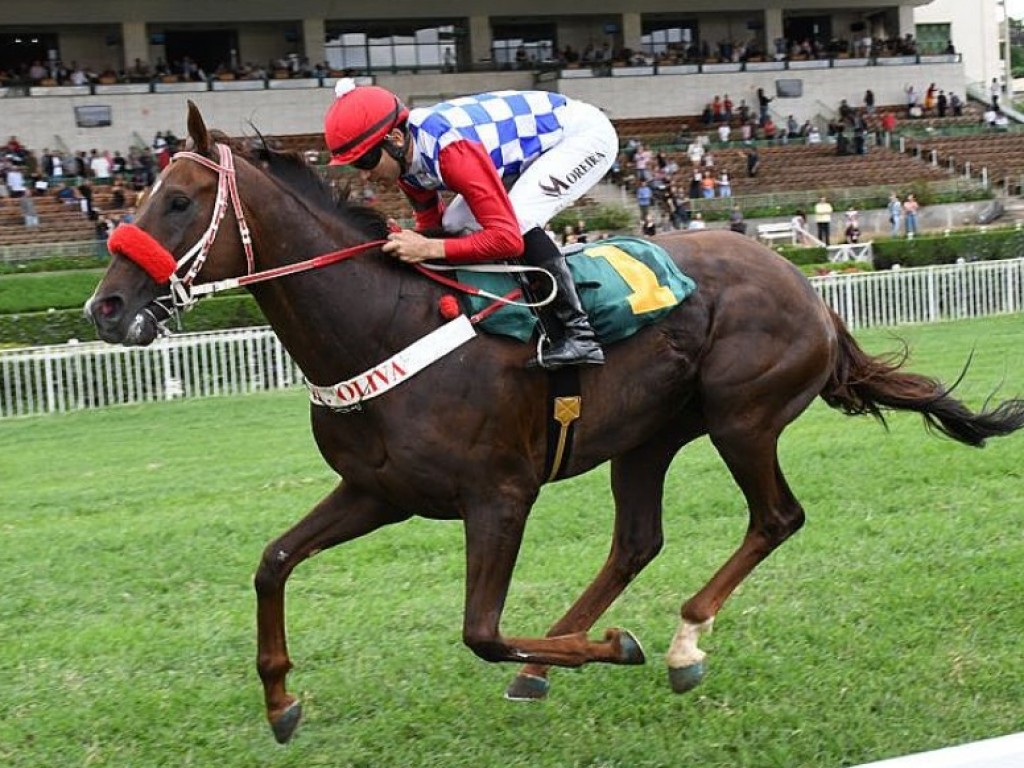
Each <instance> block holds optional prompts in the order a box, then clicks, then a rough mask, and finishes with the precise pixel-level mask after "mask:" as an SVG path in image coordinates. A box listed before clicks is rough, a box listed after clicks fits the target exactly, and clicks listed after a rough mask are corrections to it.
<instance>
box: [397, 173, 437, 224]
mask: <svg viewBox="0 0 1024 768" xmlns="http://www.w3.org/2000/svg"><path fill="white" fill-rule="evenodd" d="M398 187H399V189H401V190H402V192H404V193H405V196H406V197H407V198H408V200H409V203H410V204H411V205H412V210H413V214H414V215H415V216H416V230H417V231H418V232H422V231H424V230H427V229H440V228H441V216H442V214H443V213H444V202H443V201H442V200H441V196H440V195H439V194H437V190H436V189H420V188H419V187H414V186H412V185H411V184H404V183H403V182H402V180H401V179H399V180H398Z"/></svg>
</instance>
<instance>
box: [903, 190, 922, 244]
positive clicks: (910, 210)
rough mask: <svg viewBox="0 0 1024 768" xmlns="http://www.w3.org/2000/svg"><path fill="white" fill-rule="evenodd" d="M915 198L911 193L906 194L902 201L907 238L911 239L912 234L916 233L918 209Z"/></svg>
mask: <svg viewBox="0 0 1024 768" xmlns="http://www.w3.org/2000/svg"><path fill="white" fill-rule="evenodd" d="M918 208H919V206H918V204H917V198H916V197H914V194H913V193H910V194H908V195H907V199H906V200H904V201H903V216H904V219H905V220H906V222H905V225H904V226H905V231H906V233H907V239H908V240H911V239H913V237H914V235H916V234H917V211H918Z"/></svg>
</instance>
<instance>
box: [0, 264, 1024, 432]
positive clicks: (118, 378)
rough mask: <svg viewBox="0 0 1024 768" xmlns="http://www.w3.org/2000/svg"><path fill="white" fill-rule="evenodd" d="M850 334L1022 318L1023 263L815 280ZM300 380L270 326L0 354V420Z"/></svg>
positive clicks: (258, 388)
mask: <svg viewBox="0 0 1024 768" xmlns="http://www.w3.org/2000/svg"><path fill="white" fill-rule="evenodd" d="M811 282H812V284H813V285H814V287H815V288H816V289H817V291H818V292H819V293H820V294H821V295H822V297H823V298H824V299H825V301H826V303H828V305H829V306H831V307H832V308H833V309H835V310H836V312H838V313H839V315H840V316H841V317H842V318H843V319H844V320H845V321H846V323H847V324H848V325H849V326H850V327H851V328H867V327H871V326H895V325H906V324H911V323H928V322H936V321H938V320H952V319H961V318H970V317H984V316H988V315H998V314H1006V313H1011V312H1021V311H1024V259H1012V260H1006V261H986V262H978V263H973V264H955V265H950V266H938V267H921V268H916V269H893V270H889V271H886V272H860V273H852V274H835V273H833V274H831V275H829V276H827V277H814V278H811ZM301 382H302V374H301V373H300V372H299V370H298V368H297V367H296V365H295V364H294V363H293V362H292V360H291V358H290V357H289V356H288V353H287V352H285V350H284V347H283V346H282V345H281V342H280V341H278V339H277V337H276V336H275V335H274V333H273V331H271V330H270V329H269V328H266V327H263V328H242V329H237V330H233V331H218V332H213V333H192V334H181V335H177V336H171V337H168V338H164V339H160V340H158V341H157V342H155V343H154V344H152V345H151V346H149V347H141V348H140V347H118V346H113V345H109V344H104V343H101V342H90V343H84V344H82V343H79V344H64V345H60V346H49V347H32V348H26V349H16V350H8V351H0V418H6V417H11V416H27V415H34V414H42V413H56V412H64V411H76V410H82V409H86V408H102V407H104V406H108V405H117V404H124V403H143V402H153V401H158V400H171V399H174V398H177V397H204V396H208V395H227V394H243V393H248V392H256V391H261V390H270V389H280V388H283V387H290V386H293V385H296V384H299V383H301Z"/></svg>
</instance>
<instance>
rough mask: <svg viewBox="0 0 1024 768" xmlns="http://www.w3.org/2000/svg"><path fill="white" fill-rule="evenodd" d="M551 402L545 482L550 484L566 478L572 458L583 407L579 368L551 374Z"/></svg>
mask: <svg viewBox="0 0 1024 768" xmlns="http://www.w3.org/2000/svg"><path fill="white" fill-rule="evenodd" d="M548 401H549V408H550V410H549V413H550V418H549V419H548V439H547V453H546V457H545V461H544V478H545V482H548V483H550V482H551V481H552V480H560V479H562V478H563V477H565V468H566V467H567V466H568V465H569V460H570V459H571V458H572V446H573V439H574V437H575V434H576V420H577V419H578V418H579V417H580V415H581V413H582V406H583V398H582V396H581V395H580V373H579V368H578V367H576V366H567V367H565V368H559V369H558V370H556V371H552V372H551V373H550V374H548Z"/></svg>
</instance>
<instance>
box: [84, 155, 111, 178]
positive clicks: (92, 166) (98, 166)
mask: <svg viewBox="0 0 1024 768" xmlns="http://www.w3.org/2000/svg"><path fill="white" fill-rule="evenodd" d="M89 170H91V171H92V177H93V178H94V179H96V180H97V181H110V161H109V160H108V159H107V156H106V155H105V154H102V153H100V152H97V151H96V150H95V149H94V150H93V151H92V157H91V158H89Z"/></svg>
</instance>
